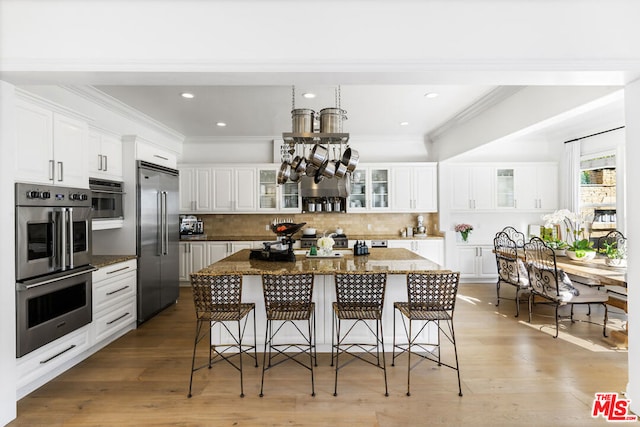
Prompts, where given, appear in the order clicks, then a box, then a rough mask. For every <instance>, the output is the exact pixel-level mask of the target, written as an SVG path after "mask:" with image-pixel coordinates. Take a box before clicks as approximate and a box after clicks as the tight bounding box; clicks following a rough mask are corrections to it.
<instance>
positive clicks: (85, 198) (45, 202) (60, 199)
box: [16, 183, 91, 207]
mask: <svg viewBox="0 0 640 427" xmlns="http://www.w3.org/2000/svg"><path fill="white" fill-rule="evenodd" d="M89 193H90V190H88V189H84V188H70V187H56V186H53V185H38V184H25V183H16V206H62V207H72V206H78V207H85V206H91V199H90V197H89Z"/></svg>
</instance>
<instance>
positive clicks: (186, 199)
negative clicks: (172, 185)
mask: <svg viewBox="0 0 640 427" xmlns="http://www.w3.org/2000/svg"><path fill="white" fill-rule="evenodd" d="M178 170H179V171H180V190H179V191H180V212H181V213H191V212H211V211H212V210H213V209H212V196H213V192H212V190H211V181H212V178H211V168H208V167H180V168H179V169H178Z"/></svg>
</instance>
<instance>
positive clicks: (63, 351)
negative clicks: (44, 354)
mask: <svg viewBox="0 0 640 427" xmlns="http://www.w3.org/2000/svg"><path fill="white" fill-rule="evenodd" d="M74 348H76V345H75V344H72V345H71V346H70V347H69V348H66V349H64V350H62V351H61V352H60V353H57V354H54V355H53V356H51V357H50V358H48V359H45V360H41V361H40V364H41V365H44V364H45V363H49V362H51V361H52V360H53V359H55V358H56V357H58V356H62V355H63V354H65V353H66V352H67V351H69V350H73V349H74Z"/></svg>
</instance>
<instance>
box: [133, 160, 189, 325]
mask: <svg viewBox="0 0 640 427" xmlns="http://www.w3.org/2000/svg"><path fill="white" fill-rule="evenodd" d="M178 197H179V196H178V171H177V170H175V169H169V168H165V167H162V166H157V165H154V164H152V163H147V162H142V161H140V162H138V185H137V203H138V212H137V216H138V218H137V219H138V236H137V255H138V323H142V322H144V321H146V320H148V319H150V318H151V317H153V316H154V315H156V314H157V313H158V312H160V311H161V310H163V309H165V308H166V307H168V306H169V305H171V304H174V303H175V302H176V301H177V300H178V292H179V289H178V263H179V259H178V245H179V238H180V234H179V221H178V209H179V199H178Z"/></svg>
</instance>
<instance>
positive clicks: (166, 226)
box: [162, 191, 169, 255]
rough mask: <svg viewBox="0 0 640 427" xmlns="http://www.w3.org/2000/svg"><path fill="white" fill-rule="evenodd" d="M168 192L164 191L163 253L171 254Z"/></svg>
mask: <svg viewBox="0 0 640 427" xmlns="http://www.w3.org/2000/svg"><path fill="white" fill-rule="evenodd" d="M167 209H168V207H167V192H166V191H163V192H162V212H163V215H162V232H163V234H164V240H163V244H164V250H163V251H162V255H169V218H168V213H167Z"/></svg>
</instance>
